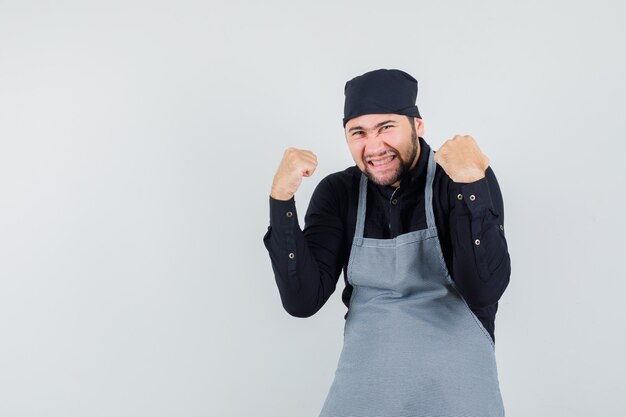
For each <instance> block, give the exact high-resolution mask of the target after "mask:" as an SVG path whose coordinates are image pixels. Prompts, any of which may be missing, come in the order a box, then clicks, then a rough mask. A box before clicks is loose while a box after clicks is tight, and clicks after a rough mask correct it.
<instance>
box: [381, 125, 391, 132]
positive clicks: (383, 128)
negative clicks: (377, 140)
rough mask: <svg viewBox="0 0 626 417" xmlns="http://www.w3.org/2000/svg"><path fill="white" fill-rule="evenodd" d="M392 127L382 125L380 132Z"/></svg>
mask: <svg viewBox="0 0 626 417" xmlns="http://www.w3.org/2000/svg"><path fill="white" fill-rule="evenodd" d="M390 127H393V125H384V126H383V127H381V128H380V131H381V132H382V131H384V130H387V128H390Z"/></svg>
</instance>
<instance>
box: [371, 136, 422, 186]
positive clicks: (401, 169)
mask: <svg viewBox="0 0 626 417" xmlns="http://www.w3.org/2000/svg"><path fill="white" fill-rule="evenodd" d="M411 145H412V149H411V153H410V154H409V157H408V158H407V159H406V161H405V160H404V159H403V158H402V155H400V152H398V150H397V149H395V148H392V147H389V148H388V149H387V150H385V153H387V154H395V155H396V158H397V159H398V161H400V164H399V166H398V168H396V170H395V172H394V173H393V174H391V176H389V177H388V178H386V179H380V178H376V176H375V175H374V174H372V172H371V171H370V168H369V164H368V163H365V172H364V174H365V176H366V177H367V178H368V179H369V180H370V181H372V182H374V183H375V184H378V185H381V186H388V185H391V184H395V183H396V182H397V181H398V180H401V179H402V178H404V176H405V175H406V174H407V172H409V170H410V169H411V165H413V161H414V160H415V157H416V156H417V133H416V132H415V131H413V132H411Z"/></svg>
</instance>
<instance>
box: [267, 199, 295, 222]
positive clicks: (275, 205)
mask: <svg viewBox="0 0 626 417" xmlns="http://www.w3.org/2000/svg"><path fill="white" fill-rule="evenodd" d="M297 222H298V216H297V213H296V200H295V199H294V197H291V198H290V199H289V200H286V201H285V200H276V199H274V198H272V197H271V196H270V226H271V227H272V228H273V229H285V228H292V227H293V225H294V223H297Z"/></svg>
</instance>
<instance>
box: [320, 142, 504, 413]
mask: <svg viewBox="0 0 626 417" xmlns="http://www.w3.org/2000/svg"><path fill="white" fill-rule="evenodd" d="M435 167H436V164H435V161H434V152H433V150H432V149H431V150H430V155H429V158H428V168H427V176H426V187H425V193H424V196H425V205H424V206H425V207H426V220H427V226H428V227H427V228H426V229H423V230H417V231H415V232H411V233H405V234H403V235H400V236H398V237H396V238H394V239H371V238H364V237H363V229H364V227H365V206H366V201H367V177H366V176H365V175H362V176H361V183H360V190H359V207H358V211H357V222H356V230H355V235H354V240H353V243H352V251H351V253H350V259H349V261H348V269H347V279H348V282H349V283H350V284H351V285H352V286H353V292H352V296H351V299H350V308H349V312H348V315H347V318H346V322H345V327H344V345H343V350H342V351H341V355H340V357H339V362H338V365H337V370H336V372H335V378H334V381H333V383H332V385H331V387H330V390H329V392H328V396H327V397H326V401H325V403H324V406H323V408H322V411H321V414H320V417H366V416H367V417H425V416H429V417H433V416H436V417H443V416H445V417H460V416H463V417H496V416H497V417H502V416H504V406H503V403H502V398H501V395H500V388H499V383H498V375H497V369H496V360H495V353H494V343H493V341H492V340H491V337H490V336H489V333H488V332H487V331H486V330H485V328H484V327H483V325H482V323H481V322H480V321H479V320H478V318H477V317H476V316H475V315H474V313H473V312H472V311H471V310H470V308H469V307H468V305H467V303H466V302H465V300H464V299H463V297H462V296H461V295H460V294H459V292H458V291H457V289H456V287H455V286H454V283H453V281H452V279H451V278H450V274H449V273H448V269H447V267H446V263H445V261H444V258H443V253H442V251H441V246H440V243H439V238H438V237H437V227H436V225H435V216H434V214H433V207H432V199H433V179H434V176H435Z"/></svg>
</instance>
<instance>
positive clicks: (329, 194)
mask: <svg viewBox="0 0 626 417" xmlns="http://www.w3.org/2000/svg"><path fill="white" fill-rule="evenodd" d="M343 234H344V225H343V222H342V221H341V219H340V218H339V210H338V207H337V203H336V197H335V196H333V191H332V189H331V187H330V184H329V183H328V182H327V181H325V180H322V182H320V184H318V186H317V188H316V189H315V191H314V193H313V195H312V197H311V201H310V203H309V207H308V209H307V213H306V216H305V227H304V230H302V229H301V228H300V225H299V222H298V216H297V213H296V206H295V200H294V198H292V199H291V200H288V201H280V200H275V199H273V198H272V197H270V225H269V227H268V230H267V233H266V234H265V236H264V237H263V243H264V244H265V247H266V249H267V251H268V253H269V256H270V260H271V262H272V269H273V270H274V277H275V280H276V284H277V286H278V291H279V293H280V297H281V301H282V304H283V307H284V308H285V310H286V311H287V312H288V313H289V314H291V315H292V316H295V317H309V316H312V315H313V314H315V313H316V312H317V311H318V310H319V309H320V308H322V306H323V305H324V304H325V303H326V301H327V300H328V298H329V297H330V296H331V294H332V293H333V292H334V291H335V288H336V285H337V280H338V278H339V275H340V274H341V268H342V265H343V262H344V256H345V253H344V252H345V250H344V248H342V242H343Z"/></svg>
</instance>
